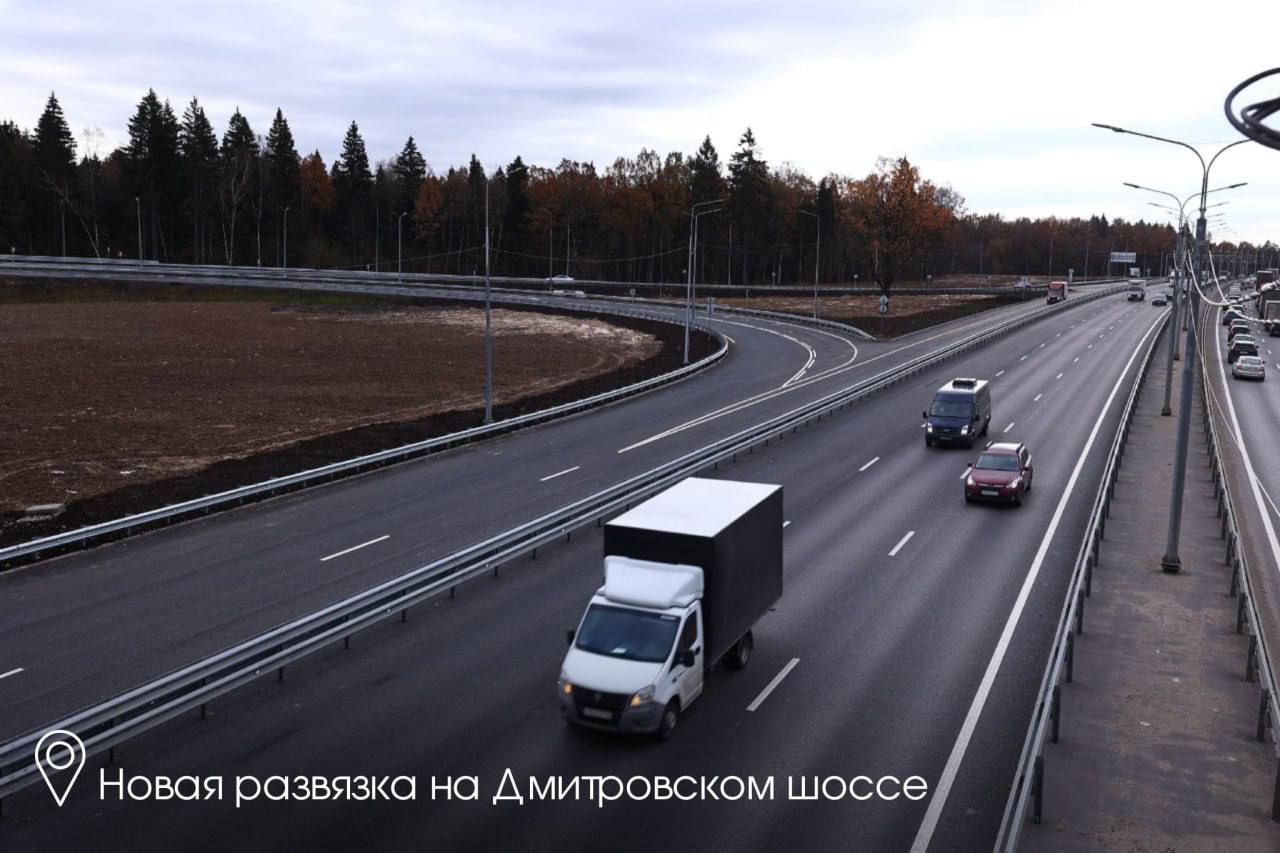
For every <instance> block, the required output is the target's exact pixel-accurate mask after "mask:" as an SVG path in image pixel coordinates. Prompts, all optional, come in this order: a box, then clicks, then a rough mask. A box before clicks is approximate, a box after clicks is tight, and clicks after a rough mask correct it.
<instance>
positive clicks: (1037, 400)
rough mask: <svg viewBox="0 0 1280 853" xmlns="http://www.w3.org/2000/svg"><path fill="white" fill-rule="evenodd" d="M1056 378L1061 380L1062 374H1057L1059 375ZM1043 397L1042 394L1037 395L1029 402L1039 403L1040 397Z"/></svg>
mask: <svg viewBox="0 0 1280 853" xmlns="http://www.w3.org/2000/svg"><path fill="white" fill-rule="evenodd" d="M1058 378H1059V379H1061V378H1062V374H1061V373H1059V374H1058ZM1043 396H1044V395H1043V394H1037V395H1036V396H1035V399H1033V400H1032V401H1031V402H1033V403H1039V402H1040V398H1041V397H1043Z"/></svg>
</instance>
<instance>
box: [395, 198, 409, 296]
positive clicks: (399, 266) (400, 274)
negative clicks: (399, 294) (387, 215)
mask: <svg viewBox="0 0 1280 853" xmlns="http://www.w3.org/2000/svg"><path fill="white" fill-rule="evenodd" d="M408 215H409V211H407V210H406V211H405V212H404V213H401V214H400V215H399V216H398V217H396V281H397V282H399V283H401V284H403V283H404V248H403V244H402V243H401V242H400V226H401V225H402V224H404V218H405V217H406V216H408Z"/></svg>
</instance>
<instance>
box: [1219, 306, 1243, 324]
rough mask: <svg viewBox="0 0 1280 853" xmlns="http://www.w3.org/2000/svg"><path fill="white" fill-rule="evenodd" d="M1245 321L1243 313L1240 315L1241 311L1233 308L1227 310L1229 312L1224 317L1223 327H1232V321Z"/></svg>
mask: <svg viewBox="0 0 1280 853" xmlns="http://www.w3.org/2000/svg"><path fill="white" fill-rule="evenodd" d="M1243 319H1244V315H1243V314H1241V313H1240V312H1239V311H1237V310H1236V309H1234V308H1231V309H1228V310H1227V311H1226V312H1225V313H1224V314H1223V315H1222V325H1224V326H1230V325H1231V321H1232V320H1243Z"/></svg>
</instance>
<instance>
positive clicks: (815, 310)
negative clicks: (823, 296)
mask: <svg viewBox="0 0 1280 853" xmlns="http://www.w3.org/2000/svg"><path fill="white" fill-rule="evenodd" d="M800 212H801V213H803V214H804V215H805V216H812V217H813V218H814V219H815V220H817V225H818V242H817V252H815V254H814V256H813V319H815V320H816V319H818V263H819V262H820V261H821V260H822V217H820V216H819V215H818V214H816V213H810V212H809V211H807V210H802V211H800Z"/></svg>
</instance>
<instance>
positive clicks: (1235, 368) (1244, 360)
mask: <svg viewBox="0 0 1280 853" xmlns="http://www.w3.org/2000/svg"><path fill="white" fill-rule="evenodd" d="M1231 378H1232V379H1256V380H1258V381H1259V382H1263V381H1265V380H1266V378H1267V365H1266V362H1264V361H1263V360H1262V359H1261V358H1259V357H1258V356H1256V355H1242V356H1240V357H1239V358H1237V359H1236V360H1235V363H1234V364H1232V365H1231Z"/></svg>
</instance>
